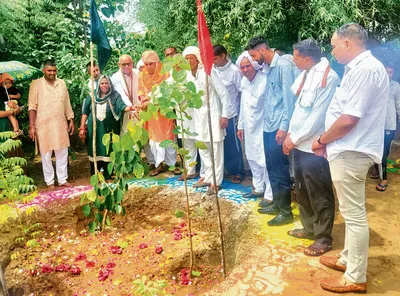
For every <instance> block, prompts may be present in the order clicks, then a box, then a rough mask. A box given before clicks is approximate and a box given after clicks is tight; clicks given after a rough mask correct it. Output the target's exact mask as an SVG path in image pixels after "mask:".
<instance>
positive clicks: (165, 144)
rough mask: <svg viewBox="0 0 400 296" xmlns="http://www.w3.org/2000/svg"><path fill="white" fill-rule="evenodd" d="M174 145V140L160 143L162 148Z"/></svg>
mask: <svg viewBox="0 0 400 296" xmlns="http://www.w3.org/2000/svg"><path fill="white" fill-rule="evenodd" d="M173 144H174V141H172V140H164V141H162V142H161V143H160V147H161V148H168V147H171V146H172V145H173Z"/></svg>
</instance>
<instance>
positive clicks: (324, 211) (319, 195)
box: [293, 149, 335, 245]
mask: <svg viewBox="0 0 400 296" xmlns="http://www.w3.org/2000/svg"><path fill="white" fill-rule="evenodd" d="M293 152H294V160H295V163H296V165H295V167H294V176H295V182H296V197H297V203H298V204H299V209H300V219H301V223H302V224H303V227H304V230H305V231H306V232H307V233H310V234H313V235H314V236H315V241H316V242H319V243H326V244H329V245H330V244H332V227H333V220H334V218H335V197H334V195H333V187H332V179H331V173H330V170H329V163H328V161H327V160H326V159H325V158H324V157H319V156H316V155H315V154H313V153H307V152H303V151H300V150H297V149H294V150H293Z"/></svg>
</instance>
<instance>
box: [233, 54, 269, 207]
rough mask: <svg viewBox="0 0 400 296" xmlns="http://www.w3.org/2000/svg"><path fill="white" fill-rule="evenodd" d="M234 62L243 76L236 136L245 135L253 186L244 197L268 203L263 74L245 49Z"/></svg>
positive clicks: (264, 81)
mask: <svg viewBox="0 0 400 296" xmlns="http://www.w3.org/2000/svg"><path fill="white" fill-rule="evenodd" d="M236 65H237V66H238V68H239V69H240V71H241V72H242V74H243V76H244V77H243V78H242V82H241V93H242V95H241V100H240V114H239V122H238V132H237V136H238V138H239V139H240V140H241V141H243V138H244V139H245V142H244V144H245V153H246V157H247V160H248V162H249V166H250V169H251V173H252V174H253V186H254V190H253V191H252V192H250V193H248V194H245V195H243V197H244V198H257V197H263V196H264V201H263V202H266V203H268V204H269V205H271V204H272V188H271V184H270V182H269V178H268V172H267V165H266V162H265V153H264V143H263V122H264V108H263V107H264V92H265V86H266V80H265V74H264V73H262V72H261V71H259V70H261V66H260V65H259V64H258V63H257V62H255V61H253V59H252V58H251V56H250V55H249V53H248V52H247V51H245V52H243V53H242V54H241V55H240V56H239V58H238V59H237V61H236ZM260 210H263V208H261V209H259V211H260Z"/></svg>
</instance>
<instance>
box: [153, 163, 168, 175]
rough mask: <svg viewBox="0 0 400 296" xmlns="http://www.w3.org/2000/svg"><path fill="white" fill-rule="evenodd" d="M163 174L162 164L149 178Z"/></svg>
mask: <svg viewBox="0 0 400 296" xmlns="http://www.w3.org/2000/svg"><path fill="white" fill-rule="evenodd" d="M164 172H165V170H164V168H163V166H162V164H160V165H159V167H158V168H156V169H155V170H154V171H152V172H151V173H150V177H155V176H157V175H159V174H161V173H164Z"/></svg>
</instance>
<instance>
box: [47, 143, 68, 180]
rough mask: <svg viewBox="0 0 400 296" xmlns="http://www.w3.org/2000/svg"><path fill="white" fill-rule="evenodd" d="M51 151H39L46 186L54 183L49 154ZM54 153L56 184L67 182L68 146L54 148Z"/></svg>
mask: <svg viewBox="0 0 400 296" xmlns="http://www.w3.org/2000/svg"><path fill="white" fill-rule="evenodd" d="M52 153H53V151H49V152H47V153H40V156H41V157H42V167H43V175H44V181H45V182H46V185H47V186H50V185H54V168H53V162H52V160H51V155H52ZM54 154H55V156H56V173H57V180H58V185H62V184H65V183H67V179H68V147H67V148H62V149H60V150H55V151H54Z"/></svg>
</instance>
